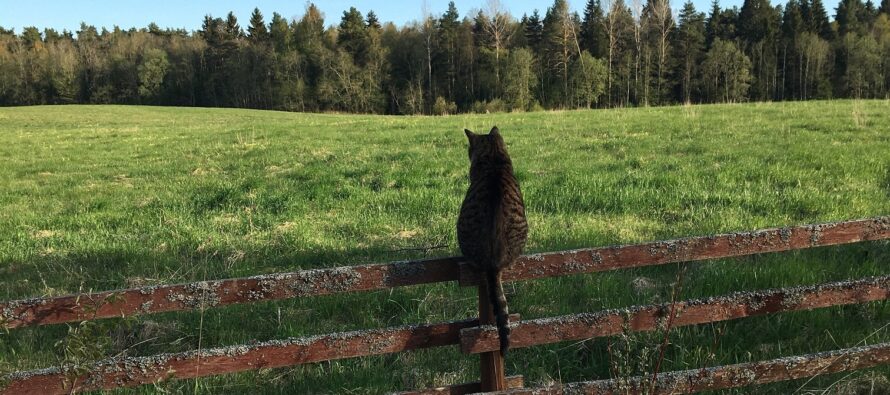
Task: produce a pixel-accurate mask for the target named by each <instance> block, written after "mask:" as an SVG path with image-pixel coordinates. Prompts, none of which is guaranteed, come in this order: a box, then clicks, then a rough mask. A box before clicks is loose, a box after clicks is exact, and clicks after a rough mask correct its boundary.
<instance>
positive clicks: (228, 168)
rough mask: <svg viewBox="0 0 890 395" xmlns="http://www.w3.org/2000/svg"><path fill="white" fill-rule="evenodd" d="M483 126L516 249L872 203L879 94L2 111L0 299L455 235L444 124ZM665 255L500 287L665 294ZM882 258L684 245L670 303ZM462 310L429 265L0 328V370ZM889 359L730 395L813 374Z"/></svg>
mask: <svg viewBox="0 0 890 395" xmlns="http://www.w3.org/2000/svg"><path fill="white" fill-rule="evenodd" d="M495 124H496V125H497V126H499V127H500V129H501V131H502V133H503V134H504V136H505V139H506V140H507V143H508V146H509V149H510V152H511V154H512V156H513V160H514V164H515V167H516V171H517V176H518V178H519V180H520V183H521V185H522V188H523V192H524V195H525V199H526V204H527V210H528V217H529V223H530V234H529V242H528V246H527V250H528V251H529V252H539V251H554V250H562V249H568V248H576V247H589V246H600V245H609V244H618V243H632V242H639V241H645V240H655V239H665V238H675V237H682V236H691V235H705V234H711V233H717V232H729V231H737V230H753V229H758V228H764V227H775V226H784V225H793V224H805V223H814V222H825V221H835V220H845V219H854V218H862V217H870V216H878V215H888V214H890V101H886V100H884V101H832V102H807V103H773V104H745V105H710V106H683V107H667V108H641V109H617V110H595V111H571V112H541V113H523V114H491V115H457V116H449V117H394V116H358V115H325V114H294V113H282V112H267V111H251V110H235V109H197V108H163V107H128V106H48V107H23V108H0V185H2V187H0V285H2V286H0V299H2V300H9V299H18V298H25V297H33V296H43V295H61V294H67V293H73V292H79V291H86V290H106V289H115V288H121V287H130V286H137V285H150V284H160V283H173V282H182V281H188V280H202V279H215V278H225V277H236V276H245V275H252V274H262V273H272V272H280V271H293V270H298V269H309V268H318V267H330V266H340V265H354V264H360V263H372V262H387V261H393V260H399V259H409V258H419V257H427V256H449V255H455V254H457V245H456V240H455V231H454V225H455V222H456V216H457V211H458V207H459V204H460V201H461V199H462V197H463V193H464V191H465V188H466V183H467V179H466V173H467V167H468V161H467V157H466V142H465V137H464V135H463V133H462V130H463V128H465V127H467V128H470V129H473V130H477V131H479V132H486V131H487V130H488V129H489V128H490V127H491V126H492V125H495ZM416 248H429V250H427V251H423V250H416ZM412 249H415V250H412ZM683 267H684V265H668V266H666V267H660V268H647V269H637V270H628V271H617V272H610V273H600V274H591V275H583V276H573V277H563V278H556V279H548V280H538V281H529V282H519V283H511V284H510V285H508V286H507V296H508V298H509V300H510V307H511V311H513V312H518V313H521V314H522V316H523V318H536V317H548V316H554V315H559V314H567V313H572V312H586V311H596V310H600V309H603V308H611V307H622V306H627V305H632V304H648V303H653V302H661V301H666V300H668V299H669V298H670V294H671V292H672V289H673V288H674V287H673V285H672V284H674V282H675V278H676V275H677V273H678V271H679V270H681V269H682V268H683ZM881 274H883V275H886V274H890V244H888V243H886V242H873V243H864V244H860V245H855V246H847V247H832V248H821V249H817V250H810V251H802V252H796V253H783V254H772V255H764V256H754V257H748V258H743V259H733V260H721V261H714V262H703V263H693V264H685V276H684V279H683V284H684V285H683V287H682V289H681V290H680V291H681V292H680V298H682V299H686V298H693V297H702V296H710V295H718V294H724V293H729V292H731V291H736V290H753V289H760V288H768V287H782V286H791V285H804V284H814V283H819V282H827V281H832V280H841V279H848V278H858V277H864V276H869V275H881ZM475 307H476V304H475V294H474V291H473V290H472V289H462V288H458V287H456V286H454V285H449V284H439V285H429V286H417V287H408V288H400V289H395V290H392V291H391V292H390V291H387V292H370V293H358V294H349V295H340V296H325V297H317V298H310V299H305V300H289V301H282V302H277V303H263V304H256V305H248V306H238V307H229V308H219V309H211V310H207V311H205V312H203V313H196V312H193V313H170V314H161V315H153V316H146V317H140V318H134V319H127V320H122V319H113V320H106V321H102V322H99V323H97V324H95V325H91V326H87V327H84V328H78V327H77V325H72V326H70V327H69V326H66V325H56V326H52V327H43V328H37V329H28V328H26V329H16V330H11V331H9V332H8V333H2V332H0V369H2V370H6V371H9V370H15V369H30V368H37V367H46V366H50V365H55V364H58V363H60V361H68V362H71V361H85V360H89V359H91V358H96V357H98V356H100V355H116V354H118V353H121V352H126V353H128V354H129V355H148V354H150V353H156V352H173V351H182V350H190V349H195V348H197V347H199V346H201V347H211V346H221V345H232V344H238V343H244V342H248V341H251V340H260V341H262V340H268V339H277V338H284V337H288V336H308V335H313V334H320V333H327V332H334V331H343V330H352V329H364V328H376V327H383V326H391V325H399V324H410V323H420V322H437V321H443V320H451V319H462V318H465V317H470V316H474V315H475V312H474V311H475ZM888 323H890V304H888V303H887V302H883V303H871V304H867V305H856V306H848V307H841V308H831V309H823V310H819V311H814V312H799V313H791V314H783V315H780V316H771V317H759V318H750V319H744V320H739V321H734V322H727V323H719V324H713V325H702V326H697V327H691V328H681V329H676V330H674V331H673V332H672V333H671V336H670V340H671V344H670V345H669V346H668V348H667V353H666V357H665V362H664V364H665V365H664V366H663V368H662V370H675V369H685V368H692V367H699V366H710V365H718V364H728V363H736V362H743V361H753V360H760V359H767V358H774V357H778V356H784V355H792V354H798V353H808V352H815V351H823V350H831V349H837V348H842V347H850V346H855V345H861V344H873V343H877V342H884V341H890V330H888V329H887V325H888ZM611 340H612V341H615V342H618V343H617V344H616V345H615V346H614V348H613V355H612V357H611V358H612V360H613V362H611V363H612V364H614V365H619V366H621V367H622V371H623V372H624V373H627V374H631V373H639V372H641V371H646V370H647V369H651V368H652V365H653V361H654V359H655V358H656V355H655V354H657V344H658V343H659V342H660V335H659V334H641V335H633V336H628V337H626V338H620V339H611ZM609 341H610V339H598V340H591V341H587V342H579V343H562V344H556V345H552V346H541V347H534V348H529V349H520V350H515V351H513V352H511V354H510V355H509V356H508V360H507V372H508V374H522V375H524V376H525V377H526V384H527V386H532V385H536V384H546V383H550V382H553V381H559V380H561V381H563V382H570V381H578V380H584V379H594V378H605V377H609V367H610V356H609V355H608V353H607V352H606V348H607V345H608V343H609ZM616 350H617V351H616ZM477 360H478V358H474V357H465V356H462V355H461V354H460V352H459V351H458V350H456V349H453V348H449V349H435V350H430V351H420V352H412V353H403V354H399V355H388V356H380V357H371V358H361V359H354V360H344V361H338V362H331V363H321V364H315V365H309V366H300V367H294V368H290V369H275V370H263V371H259V372H254V373H246V374H237V375H229V376H220V377H213V378H205V379H199V380H189V381H174V382H168V383H162V384H160V385H158V386H156V387H152V386H148V387H142V388H140V389H138V390H137V391H136V392H139V393H164V392H172V393H201V394H205V393H245V392H251V393H253V392H254V391H258V392H263V393H319V392H347V393H357V394H358V393H368V392H383V391H391V390H405V389H412V388H423V387H429V386H434V385H445V384H451V383H458V382H465V381H473V380H475V379H476V378H477V373H478V372H477V362H476V361H477ZM888 374H890V369H887V368H883V369H878V370H872V371H871V372H863V373H857V374H854V375H851V376H847V375H835V376H827V377H822V378H818V379H815V380H812V381H809V382H806V381H797V382H790V383H782V384H776V385H769V386H761V387H756V388H748V389H744V390H738V391H735V392H733V393H775V394H785V393H792V392H794V391H798V392H800V393H810V392H808V391H815V390H820V391H821V390H824V389H829V393H831V392H834V391H840V390H842V389H844V388H847V389H849V388H851V386H853V384H852V383H855V382H856V381H857V380H872V381H874V380H880V379H881V378H882V377H884V380H886V377H887V376H888ZM857 377H860V379H857ZM861 377H866V378H865V379H861Z"/></svg>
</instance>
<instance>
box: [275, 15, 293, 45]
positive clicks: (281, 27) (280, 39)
mask: <svg viewBox="0 0 890 395" xmlns="http://www.w3.org/2000/svg"><path fill="white" fill-rule="evenodd" d="M269 38H270V39H271V40H272V45H273V46H274V47H275V52H278V53H284V52H287V51H288V50H289V49H290V48H291V45H292V41H293V35H292V32H291V29H290V27H288V25H287V20H286V19H284V18H283V17H282V16H281V14H279V13H277V12H273V13H272V21H271V22H269Z"/></svg>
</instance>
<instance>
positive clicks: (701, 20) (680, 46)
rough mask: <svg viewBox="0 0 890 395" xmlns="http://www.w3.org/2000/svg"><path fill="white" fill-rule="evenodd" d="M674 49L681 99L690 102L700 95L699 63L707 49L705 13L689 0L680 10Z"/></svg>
mask: <svg viewBox="0 0 890 395" xmlns="http://www.w3.org/2000/svg"><path fill="white" fill-rule="evenodd" d="M673 47H674V51H675V53H676V55H674V57H675V58H676V59H677V71H676V73H674V74H675V76H676V78H677V79H678V80H677V81H675V82H676V83H677V85H678V90H679V99H680V100H681V101H682V102H684V103H690V102H692V101H693V100H696V98H697V97H698V94H697V93H698V89H699V87H698V80H699V78H698V75H699V73H700V71H699V69H700V67H699V65H700V64H701V60H702V56H703V54H704V50H705V14H704V13H701V12H696V10H695V5H694V4H693V3H692V1H691V0H687V1H686V3H684V4H683V8H682V9H681V10H680V15H679V20H678V27H677V35H676V41H675V42H674V45H673Z"/></svg>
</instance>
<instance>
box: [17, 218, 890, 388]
mask: <svg viewBox="0 0 890 395" xmlns="http://www.w3.org/2000/svg"><path fill="white" fill-rule="evenodd" d="M886 239H890V216H884V217H876V218H870V219H862V220H854V221H844V222H834V223H826V224H818V225H804V226H794V227H786V228H776V229H766V230H760V231H754V232H738V233H729V234H721V235H714V236H702V237H690V238H684V239H677V240H669V241H657V242H650V243H642V244H635V245H624V246H612V247H600V248H589V249H579V250H572V251H563V252H554V253H543V254H534V255H527V256H523V257H521V258H520V259H519V260H518V261H517V262H516V263H514V265H513V267H511V269H510V270H509V271H507V272H505V273H504V280H505V281H516V280H527V279H534V278H543V277H553V276H562V275H571V274H581V273H592V272H600V271H606V270H615V269H622V268H633V267H641V266H647V265H660V264H666V263H674V262H686V261H697V260H707V259H717V258H728V257H736V256H743V255H751V254H760V253H768V252H779V251H788V250H795V249H806V248H812V247H820V246H830V245H839V244H848V243H856V242H861V241H869V240H886ZM465 268H466V265H464V264H463V263H462V259H461V258H458V257H451V258H439V259H427V260H418V261H403V262H394V263H386V264H372V265H361V266H352V267H337V268H328V269H313V270H304V271H298V272H292V273H277V274H269V275H262V276H253V277H246V278H238V279H226V280H214V281H202V282H195V283H187V284H177V285H158V286H151V287H143V288H134V289H125V290H118V291H107V292H97V293H89V294H80V295H69V296H62V297H55V298H37V299H29V300H18V301H11V302H5V303H0V328H5V329H11V328H18V327H23V326H31V325H46V324H54V323H64V322H72V321H81V320H94V319H101V318H110V317H122V316H130V315H137V314H150V313H160V312H168V311H184V310H194V309H204V308H210V307H215V306H225V305H232V304H242V303H251V302H258V301H270V300H279V299H288V298H297V297H308V296H315V295H327V294H337V293H346V292H357V291H370V290H380V289H387V288H393V287H400V286H408V285H417V284H425V283H433V282H443V281H457V282H459V283H460V284H462V285H473V286H479V287H480V301H483V302H487V300H488V298H487V293H485V292H482V291H483V290H484V287H482V286H480V284H479V281H478V278H477V277H476V274H475V273H473V272H472V271H469V270H465ZM888 297H890V275H888V276H883V277H871V278H864V279H858V280H848V281H840V282H831V283H826V284H819V285H812V286H801V287H790V288H778V289H770V290H761V291H752V292H737V293H733V294H729V295H725V296H718V297H710V298H703V299H694V300H687V301H679V302H671V303H664V304H657V305H645V306H635V307H630V308H626V309H611V310H605V311H601V312H596V313H582V314H572V315H567V316H562V317H550V318H541V319H533V320H527V321H519V318H518V315H515V314H514V315H511V317H510V318H511V322H512V323H511V324H510V325H511V327H513V331H512V334H511V343H512V346H513V347H528V346H533V345H539V344H548V343H555V342H561V341H568V340H581V339H588V338H594V337H601V336H609V335H615V334H619V333H622V332H624V331H627V330H631V331H651V330H656V329H664V330H669V329H671V328H673V327H678V326H686V325H696V324H702V323H709V322H717V321H724V320H732V319H738V318H744V317H749V316H756V315H764V314H773V313H782V312H790V311H799V310H807V309H815V308H823V307H830V306H839V305H847V304H853V303H864V302H872V301H881V300H887V299H888ZM483 308H485V309H486V310H487V309H488V304H487V303H480V317H483V318H484V314H483V312H484V310H483ZM483 322H487V321H483ZM451 345H459V346H460V348H461V350H462V351H463V352H465V353H481V355H480V361H481V362H480V367H481V371H482V372H483V374H482V380H480V382H479V383H467V384H459V385H452V386H448V387H441V388H433V389H427V390H420V391H414V392H410V393H420V394H464V393H468V392H472V391H476V390H491V389H507V388H514V389H513V390H508V392H506V393H563V392H564V391H566V390H572V391H580V392H583V393H597V394H598V393H618V392H620V393H625V392H629V393H640V392H646V391H648V390H647V388H651V387H646V386H647V385H649V386H651V385H653V384H654V385H657V389H658V393H682V392H695V391H701V390H707V389H720V388H730V387H735V386H743V385H750V384H757V383H766V382H771V381H779V380H787V379H792V378H799V377H809V376H813V375H818V374H821V373H829V372H838V371H843V370H852V369H859V368H863V367H869V366H874V365H877V364H883V363H888V362H890V349H888V348H890V346H888V345H886V344H881V345H877V346H871V347H860V348H854V349H846V350H838V351H832V352H828V353H818V354H811V355H806V356H799V357H788V358H780V359H777V360H773V361H765V362H753V363H747V364H738V365H729V366H722V367H715V368H706V369H697V370H688V371H683V372H671V373H662V374H659V375H656V376H654V377H655V378H654V379H653V378H651V377H649V378H646V377H638V378H630V379H624V380H621V381H610V380H604V381H589V382H583V383H574V384H567V385H565V386H554V387H547V388H543V389H534V390H533V391H537V392H522V391H524V390H523V389H521V388H517V387H522V377H521V376H512V377H504V375H503V373H502V372H503V370H502V369H501V370H500V371H499V372H500V373H498V374H497V375H496V376H497V377H496V381H497V384H496V385H493V384H492V383H494V381H492V380H494V379H493V378H492V377H490V376H491V375H488V376H486V374H485V373H484V372H486V371H488V370H491V368H492V366H494V364H493V362H492V361H493V360H491V361H488V362H486V361H487V359H486V357H490V356H491V355H494V354H497V352H496V350H498V342H497V338H496V331H495V329H494V328H493V327H491V326H487V325H486V326H480V320H479V319H467V320H463V321H453V322H441V323H433V324H423V325H407V326H400V327H392V328H385V329H372V330H363V331H353V332H344V333H335V334H325V335H317V336H312V337H306V338H289V339H284V340H271V341H266V342H260V343H255V344H246V345H235V346H228V347H216V348H208V349H201V350H193V351H188V352H180V353H167V354H160V355H153V356H146V357H114V358H109V359H105V360H102V361H99V362H96V363H94V364H92V365H89V366H62V367H53V368H47V369H39V370H32V371H22V372H15V373H12V374H10V375H7V376H5V377H0V394H64V393H71V392H76V391H85V390H101V389H112V388H119V387H131V386H136V385H141V384H149V383H155V382H159V381H162V380H166V379H171V378H178V379H186V378H195V377H205V376H213V375H220V374H227V373H235V372H245V371H251V370H257V369H263V368H275V367H283V366H292V365H298V364H305V363H314V362H321V361H328V360H336V359H342V358H353V357H360V356H371V355H380V354H388V353H396V352H402V351H410V350H415V349H423V348H429V347H441V346H451ZM489 359H491V358H489ZM837 361H842V362H837ZM486 364H489V365H491V366H488V365H486ZM486 366H487V367H486ZM487 369H488V370H487ZM653 380H654V381H653ZM627 389H629V390H627ZM662 389H664V391H662ZM509 391H513V392H509ZM529 391H532V390H529ZM548 391H550V392H548ZM650 392H651V391H650ZM573 393H574V392H573Z"/></svg>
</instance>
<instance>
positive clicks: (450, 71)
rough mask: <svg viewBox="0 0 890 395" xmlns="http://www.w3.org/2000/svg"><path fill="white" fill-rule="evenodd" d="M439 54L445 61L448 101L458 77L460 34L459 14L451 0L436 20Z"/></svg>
mask: <svg viewBox="0 0 890 395" xmlns="http://www.w3.org/2000/svg"><path fill="white" fill-rule="evenodd" d="M438 25H439V26H438V30H439V55H440V57H441V58H442V59H443V62H444V63H445V66H444V70H445V89H446V92H445V95H446V98H447V99H448V101H450V102H453V101H454V99H455V92H454V86H455V84H456V82H457V78H458V75H457V73H458V68H457V65H458V59H457V57H458V49H459V48H458V40H459V35H460V14H459V13H458V12H457V7H456V6H455V5H454V2H453V1H450V2H448V10H446V11H445V13H443V14H442V17H441V18H439V22H438Z"/></svg>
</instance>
